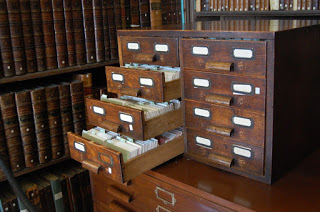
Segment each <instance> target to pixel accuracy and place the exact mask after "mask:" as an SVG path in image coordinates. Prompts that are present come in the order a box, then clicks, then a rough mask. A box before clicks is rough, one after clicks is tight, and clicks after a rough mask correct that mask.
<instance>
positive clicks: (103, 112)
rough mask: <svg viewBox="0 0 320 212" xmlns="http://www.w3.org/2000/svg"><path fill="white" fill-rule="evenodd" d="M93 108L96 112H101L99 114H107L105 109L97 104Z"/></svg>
mask: <svg viewBox="0 0 320 212" xmlns="http://www.w3.org/2000/svg"><path fill="white" fill-rule="evenodd" d="M92 110H93V112H94V113H96V114H99V115H105V110H104V108H102V107H97V106H93V107H92Z"/></svg>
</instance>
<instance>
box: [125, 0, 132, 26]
mask: <svg viewBox="0 0 320 212" xmlns="http://www.w3.org/2000/svg"><path fill="white" fill-rule="evenodd" d="M124 4H125V6H124V7H125V8H124V9H125V16H126V20H125V21H126V22H125V27H126V28H130V25H131V11H130V0H124Z"/></svg>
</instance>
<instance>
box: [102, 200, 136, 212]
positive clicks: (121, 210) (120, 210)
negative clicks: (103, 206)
mask: <svg viewBox="0 0 320 212" xmlns="http://www.w3.org/2000/svg"><path fill="white" fill-rule="evenodd" d="M108 207H109V209H111V211H117V212H131V211H132V210H130V209H129V208H127V207H126V206H124V205H122V204H121V203H119V202H117V201H112V202H111V203H110V204H109V205H108Z"/></svg>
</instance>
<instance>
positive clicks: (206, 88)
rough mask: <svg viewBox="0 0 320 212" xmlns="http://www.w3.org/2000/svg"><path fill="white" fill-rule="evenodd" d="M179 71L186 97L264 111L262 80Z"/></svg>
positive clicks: (264, 83)
mask: <svg viewBox="0 0 320 212" xmlns="http://www.w3.org/2000/svg"><path fill="white" fill-rule="evenodd" d="M183 74H184V95H185V98H186V99H193V100H198V101H203V102H207V103H214V104H220V105H224V106H231V107H236V108H241V109H248V110H255V111H259V112H262V113H264V112H265V101H266V100H265V99H266V98H265V95H266V94H265V92H266V89H265V88H266V81H265V80H264V79H257V78H248V77H240V76H233V75H225V74H223V75H222V74H216V73H208V72H202V71H191V70H184V73H183Z"/></svg>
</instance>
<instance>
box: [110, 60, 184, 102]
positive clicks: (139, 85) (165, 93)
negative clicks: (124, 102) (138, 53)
mask: <svg viewBox="0 0 320 212" xmlns="http://www.w3.org/2000/svg"><path fill="white" fill-rule="evenodd" d="M106 78H107V85H108V92H112V93H118V94H123V95H130V96H138V97H141V98H145V99H149V100H153V101H157V102H167V101H169V100H171V99H177V98H179V97H181V81H180V79H176V80H173V81H169V82H166V81H165V75H164V73H163V72H158V71H150V70H139V69H129V68H119V67H109V66H106Z"/></svg>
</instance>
